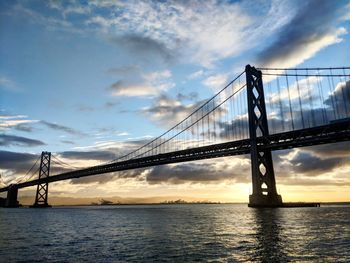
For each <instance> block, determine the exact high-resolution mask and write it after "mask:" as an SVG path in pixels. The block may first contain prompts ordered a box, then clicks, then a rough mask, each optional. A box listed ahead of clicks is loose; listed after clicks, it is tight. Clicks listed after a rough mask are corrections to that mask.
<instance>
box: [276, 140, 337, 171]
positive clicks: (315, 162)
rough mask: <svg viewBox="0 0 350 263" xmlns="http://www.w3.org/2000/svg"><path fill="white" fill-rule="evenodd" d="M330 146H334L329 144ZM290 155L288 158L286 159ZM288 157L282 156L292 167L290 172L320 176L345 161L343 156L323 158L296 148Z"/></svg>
mask: <svg viewBox="0 0 350 263" xmlns="http://www.w3.org/2000/svg"><path fill="white" fill-rule="evenodd" d="M329 147H330V148H331V147H332V146H329ZM287 157H288V159H286V158H287ZM287 157H285V159H284V157H281V159H282V160H283V159H284V160H285V161H286V162H287V163H288V164H289V165H290V166H291V167H290V169H289V170H290V172H292V171H293V172H294V173H301V174H304V175H305V174H306V175H308V176H318V175H320V174H321V173H322V174H323V173H327V172H330V171H332V170H333V169H334V168H336V167H339V166H340V165H341V164H342V162H343V161H344V158H343V157H327V156H323V157H322V158H321V157H319V156H316V155H314V154H313V153H312V152H310V151H304V150H295V151H294V154H293V155H292V156H291V155H288V156H287Z"/></svg>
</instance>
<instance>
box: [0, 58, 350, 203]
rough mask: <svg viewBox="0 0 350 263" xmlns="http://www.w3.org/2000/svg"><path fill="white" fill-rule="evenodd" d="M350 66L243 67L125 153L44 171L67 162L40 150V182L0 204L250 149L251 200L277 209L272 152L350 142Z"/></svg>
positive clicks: (10, 189) (12, 188)
mask: <svg viewBox="0 0 350 263" xmlns="http://www.w3.org/2000/svg"><path fill="white" fill-rule="evenodd" d="M349 70H350V67H338V68H297V69H281V68H260V69H256V68H254V67H251V66H249V65H247V66H246V68H245V71H244V72H242V73H241V74H239V75H238V76H237V77H236V78H235V79H234V80H233V81H231V82H230V83H229V84H228V85H227V86H226V87H224V88H223V89H222V90H220V91H219V92H218V93H217V94H216V95H215V96H213V97H212V98H210V99H209V100H207V101H205V102H203V103H202V104H201V105H200V106H199V107H198V108H197V109H195V110H194V111H193V112H192V113H191V114H190V115H188V116H187V117H186V118H185V119H183V120H182V121H181V122H179V123H177V124H176V125H174V126H173V127H172V128H171V129H169V130H168V131H166V132H165V133H163V134H162V135H161V136H159V137H157V138H155V139H152V140H150V141H149V142H148V143H146V144H145V145H143V146H142V147H140V148H137V149H134V150H133V151H131V152H130V153H128V154H127V155H124V156H121V157H119V158H118V159H115V160H112V161H110V162H108V163H105V164H102V165H96V166H92V167H88V168H85V169H75V170H72V171H65V172H62V173H59V174H56V175H53V176H49V173H50V165H51V161H53V162H54V163H56V164H58V165H60V166H64V165H67V163H65V162H64V161H62V160H61V159H59V158H58V157H56V156H53V158H52V159H51V153H48V152H43V153H42V155H41V158H40V157H39V158H40V165H39V168H38V170H37V171H39V177H38V179H34V180H30V178H31V177H33V175H35V174H36V172H37V171H35V172H34V173H32V176H31V177H30V178H29V179H28V178H27V180H26V181H24V182H18V183H15V184H11V185H8V186H6V187H4V188H1V189H0V192H6V191H7V193H8V194H7V200H6V206H7V207H15V206H17V204H18V202H17V192H18V189H20V188H24V187H29V186H35V185H37V193H36V198H35V203H34V205H33V206H34V207H46V206H48V201H47V200H48V184H49V183H51V182H57V181H61V180H68V179H73V178H80V177H85V176H91V175H98V174H105V173H111V172H118V171H124V170H130V169H137V168H144V167H150V166H156V165H164V164H171V163H179V162H188V161H194V160H201V159H210V158H218V157H224V156H234V155H242V154H250V156H251V172H252V184H253V191H252V195H250V197H249V205H250V206H252V207H264V206H282V204H283V203H282V198H281V196H280V195H279V194H278V193H277V190H276V182H275V174H274V169H273V161H272V154H271V152H272V151H275V150H283V149H291V148H295V147H304V146H312V145H319V144H326V143H334V142H342V141H349V140H350V73H349ZM263 79H264V82H265V86H264V85H263ZM37 161H38V160H37ZM35 165H36V163H35V164H34V165H33V166H32V167H31V169H30V171H31V170H33V167H35ZM30 171H29V172H28V173H27V175H28V174H29V173H30Z"/></svg>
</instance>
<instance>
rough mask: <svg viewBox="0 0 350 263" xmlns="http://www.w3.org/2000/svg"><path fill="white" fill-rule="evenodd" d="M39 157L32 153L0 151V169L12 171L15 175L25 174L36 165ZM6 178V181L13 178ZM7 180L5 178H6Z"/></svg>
mask: <svg viewBox="0 0 350 263" xmlns="http://www.w3.org/2000/svg"><path fill="white" fill-rule="evenodd" d="M37 158H38V155H35V154H30V153H19V152H9V151H0V160H1V162H0V169H2V170H9V171H11V175H13V174H24V173H26V172H27V171H28V170H29V169H30V167H31V166H32V165H33V164H34V162H35V161H36V159H37ZM11 175H10V176H9V177H8V176H6V179H10V178H11V177H12V176H11ZM4 179H5V178H4Z"/></svg>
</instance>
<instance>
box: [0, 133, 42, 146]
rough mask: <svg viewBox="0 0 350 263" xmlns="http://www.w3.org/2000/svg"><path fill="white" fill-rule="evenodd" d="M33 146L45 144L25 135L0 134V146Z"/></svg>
mask: <svg viewBox="0 0 350 263" xmlns="http://www.w3.org/2000/svg"><path fill="white" fill-rule="evenodd" d="M11 145H13V146H22V147H35V146H42V145H45V143H44V142H42V141H39V140H34V139H29V138H26V137H21V136H15V135H5V134H0V146H11Z"/></svg>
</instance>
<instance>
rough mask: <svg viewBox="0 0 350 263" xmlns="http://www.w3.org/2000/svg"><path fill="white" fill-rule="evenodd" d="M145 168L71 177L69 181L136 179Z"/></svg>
mask: <svg viewBox="0 0 350 263" xmlns="http://www.w3.org/2000/svg"><path fill="white" fill-rule="evenodd" d="M145 170H147V168H144V169H134V170H127V171H120V172H115V173H109V174H100V175H93V176H88V177H82V178H76V179H72V180H71V181H70V182H71V184H90V183H99V184H105V183H108V182H110V181H114V180H117V179H120V178H133V179H138V178H139V177H140V176H141V174H142V172H144V171H145Z"/></svg>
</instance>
